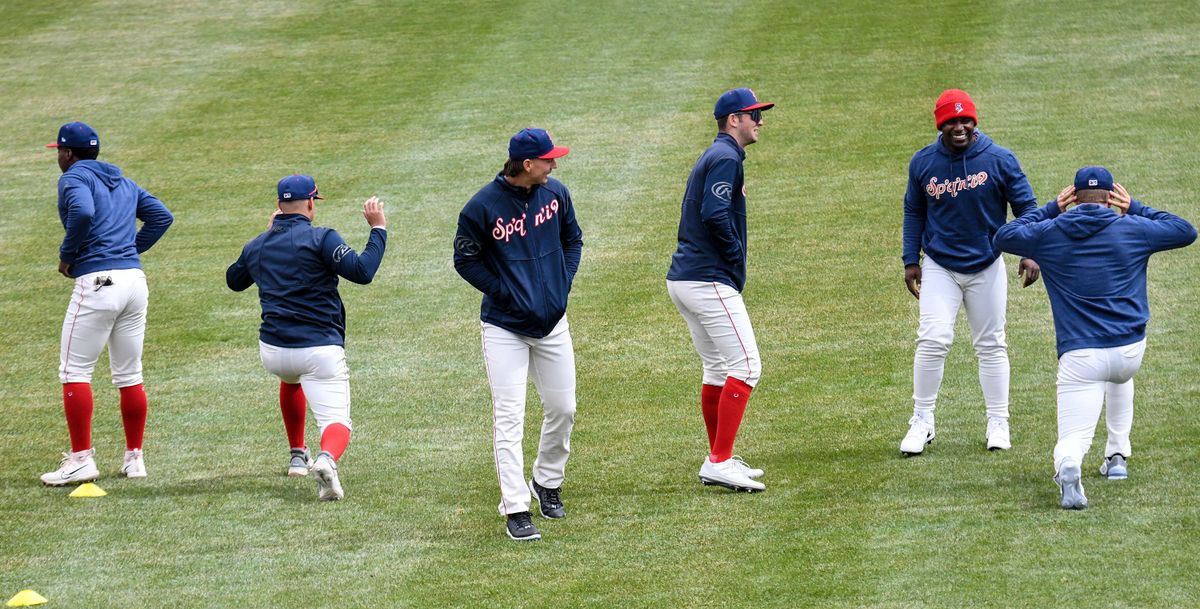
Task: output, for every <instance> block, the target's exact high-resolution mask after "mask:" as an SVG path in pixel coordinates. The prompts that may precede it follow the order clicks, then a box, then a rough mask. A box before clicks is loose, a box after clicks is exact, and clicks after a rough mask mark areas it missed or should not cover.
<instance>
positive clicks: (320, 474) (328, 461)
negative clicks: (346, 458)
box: [312, 451, 346, 501]
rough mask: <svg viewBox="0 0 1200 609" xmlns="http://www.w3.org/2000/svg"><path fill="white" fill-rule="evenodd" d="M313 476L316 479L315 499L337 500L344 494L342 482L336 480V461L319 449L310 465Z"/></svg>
mask: <svg viewBox="0 0 1200 609" xmlns="http://www.w3.org/2000/svg"><path fill="white" fill-rule="evenodd" d="M312 473H313V477H314V478H316V479H317V499H320V500H321V501H337V500H339V499H341V498H343V497H345V496H346V493H344V492H342V483H341V482H340V481H338V472H337V463H336V462H335V461H334V460H333V455H331V454H329V453H327V452H325V451H321V454H319V455H317V460H316V461H314V462H313V466H312Z"/></svg>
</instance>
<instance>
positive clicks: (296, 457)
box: [287, 447, 312, 478]
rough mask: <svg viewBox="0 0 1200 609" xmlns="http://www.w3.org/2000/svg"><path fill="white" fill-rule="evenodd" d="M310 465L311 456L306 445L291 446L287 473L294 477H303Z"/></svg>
mask: <svg viewBox="0 0 1200 609" xmlns="http://www.w3.org/2000/svg"><path fill="white" fill-rule="evenodd" d="M311 467H312V456H311V455H310V454H309V452H308V447H305V448H293V449H292V457H291V460H290V461H288V469H287V475H289V476H292V477H294V478H299V477H304V476H307V475H308V470H309V468H311Z"/></svg>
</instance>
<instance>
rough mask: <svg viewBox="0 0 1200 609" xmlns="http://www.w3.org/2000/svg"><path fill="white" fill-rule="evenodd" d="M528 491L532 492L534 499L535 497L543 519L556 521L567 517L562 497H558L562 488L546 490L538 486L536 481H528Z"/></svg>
mask: <svg viewBox="0 0 1200 609" xmlns="http://www.w3.org/2000/svg"><path fill="white" fill-rule="evenodd" d="M529 490H531V491H533V496H534V497H537V502H538V511H540V512H541V513H542V517H543V518H551V519H558V518H566V517H567V510H566V509H564V507H563V502H562V497H559V493H560V492H562V487H559V488H546V487H544V486H542V485H540V484H538V483H537V480H530V481H529Z"/></svg>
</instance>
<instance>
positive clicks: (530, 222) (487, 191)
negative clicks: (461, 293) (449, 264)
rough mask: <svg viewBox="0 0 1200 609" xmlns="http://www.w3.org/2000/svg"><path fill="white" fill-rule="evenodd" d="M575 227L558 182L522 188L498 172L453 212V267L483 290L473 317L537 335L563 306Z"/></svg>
mask: <svg viewBox="0 0 1200 609" xmlns="http://www.w3.org/2000/svg"><path fill="white" fill-rule="evenodd" d="M582 255H583V231H581V230H580V229H579V224H577V223H576V222H575V206H574V205H573V204H572V203H571V194H570V193H569V192H568V191H567V187H566V186H563V184H562V182H559V181H558V180H555V179H554V178H550V179H549V181H548V182H547V183H546V184H545V185H543V186H537V185H535V186H534V187H533V188H530V189H528V190H526V189H524V188H521V187H518V186H513V185H512V184H510V183H509V182H508V180H506V179H504V175H503V174H498V175H497V176H496V179H495V180H492V181H491V183H489V184H488V185H487V186H484V187H483V188H482V189H480V190H479V192H477V193H475V196H473V197H471V200H470V201H467V204H466V206H464V207H463V209H462V212H461V213H460V214H459V215H458V233H457V234H456V235H455V236H454V269H455V270H456V271H458V274H459V275H462V278H463V279H466V280H467V283H470V284H471V285H473V286H475V289H477V290H479V291H480V292H483V303H482V304H481V305H480V312H479V317H480V319H482V320H483V321H485V322H487V323H490V324H492V325H494V326H499V327H501V328H504V329H505V330H508V331H509V332H513V333H515V334H520V335H522V336H528V337H531V338H542V337H544V336H546V335H547V334H549V333H550V331H551V330H553V329H554V326H555V325H557V324H558V322H559V320H561V319H562V317H563V315H564V314H566V312H567V296H568V295H569V293H570V291H571V283H572V282H573V281H574V280H575V272H576V271H578V270H579V260H580V257H581V256H582Z"/></svg>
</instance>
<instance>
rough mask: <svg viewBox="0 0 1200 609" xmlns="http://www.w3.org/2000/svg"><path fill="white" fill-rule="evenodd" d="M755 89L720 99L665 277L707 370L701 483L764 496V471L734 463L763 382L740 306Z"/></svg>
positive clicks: (755, 128)
mask: <svg viewBox="0 0 1200 609" xmlns="http://www.w3.org/2000/svg"><path fill="white" fill-rule="evenodd" d="M773 107H775V104H772V103H769V102H760V101H758V98H757V97H756V96H755V95H754V91H751V90H750V89H745V88H742V89H733V90H730V91H726V92H725V93H723V94H721V96H720V97H719V98H717V103H716V104H715V106H714V107H713V117H714V118H716V120H717V136H716V138H715V139H714V140H713V143H712V145H710V146H709V147H708V149H707V150H705V151H704V153H703V154H701V155H700V158H699V159H698V160H697V161H696V165H695V167H694V168H693V169H692V173H691V175H690V176H688V181H687V189H686V190H685V191H684V193H683V205H682V208H681V211H680V216H679V235H678V246H677V247H676V249H675V254H674V255H673V256H672V257H671V268H670V269H669V270H668V271H667V293H668V294H670V296H671V300H672V301H673V302H674V303H675V307H676V308H677V309H679V313H680V314H681V315H683V319H684V321H686V322H687V326H688V330H690V331H691V334H692V343H693V344H694V345H695V347H696V351H697V352H698V353H699V354H700V362H701V364H702V365H703V368H704V374H703V376H702V377H701V385H700V411H701V414H702V415H703V417H704V427H705V429H706V430H707V432H708V455H707V456H706V457H705V458H704V462H703V463H702V464H701V466H700V482H701V483H703V484H705V485H709V484H715V485H718V486H723V487H726V488H729V489H732V490H736V491H747V492H753V491H762V490H765V489H766V488H767V487H766V485H764V484H763V483H762V482H759V481H758V480H755V478H758V477H760V476H762V475H763V471H762V470H761V469H755V468H751V467H750V466H749V465H747V464H746V462H745V461H742V459H741V458H739V457H735V456H734V455H733V443H734V440H735V439H737V433H738V428H739V427H740V426H741V424H742V416H743V415H744V414H745V412H746V404H747V402H748V401H749V400H750V392H751V391H753V390H754V387H755V386H756V385H757V384H758V380H759V377H761V376H762V360H761V359H760V358H759V355H758V343H757V342H756V341H755V339H754V328H753V327H751V325H750V316H749V314H748V313H747V312H746V304H745V302H744V301H743V300H742V289H743V288H744V287H745V284H746V246H747V241H746V187H745V174H744V172H743V168H742V162H743V161H744V160H745V158H746V147H747V146H749V145H750V144H753V143H755V142H757V141H758V135H759V134H758V132H759V129H760V128H761V127H762V125H763V112H766V111H767V110H770V109H771V108H773Z"/></svg>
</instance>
